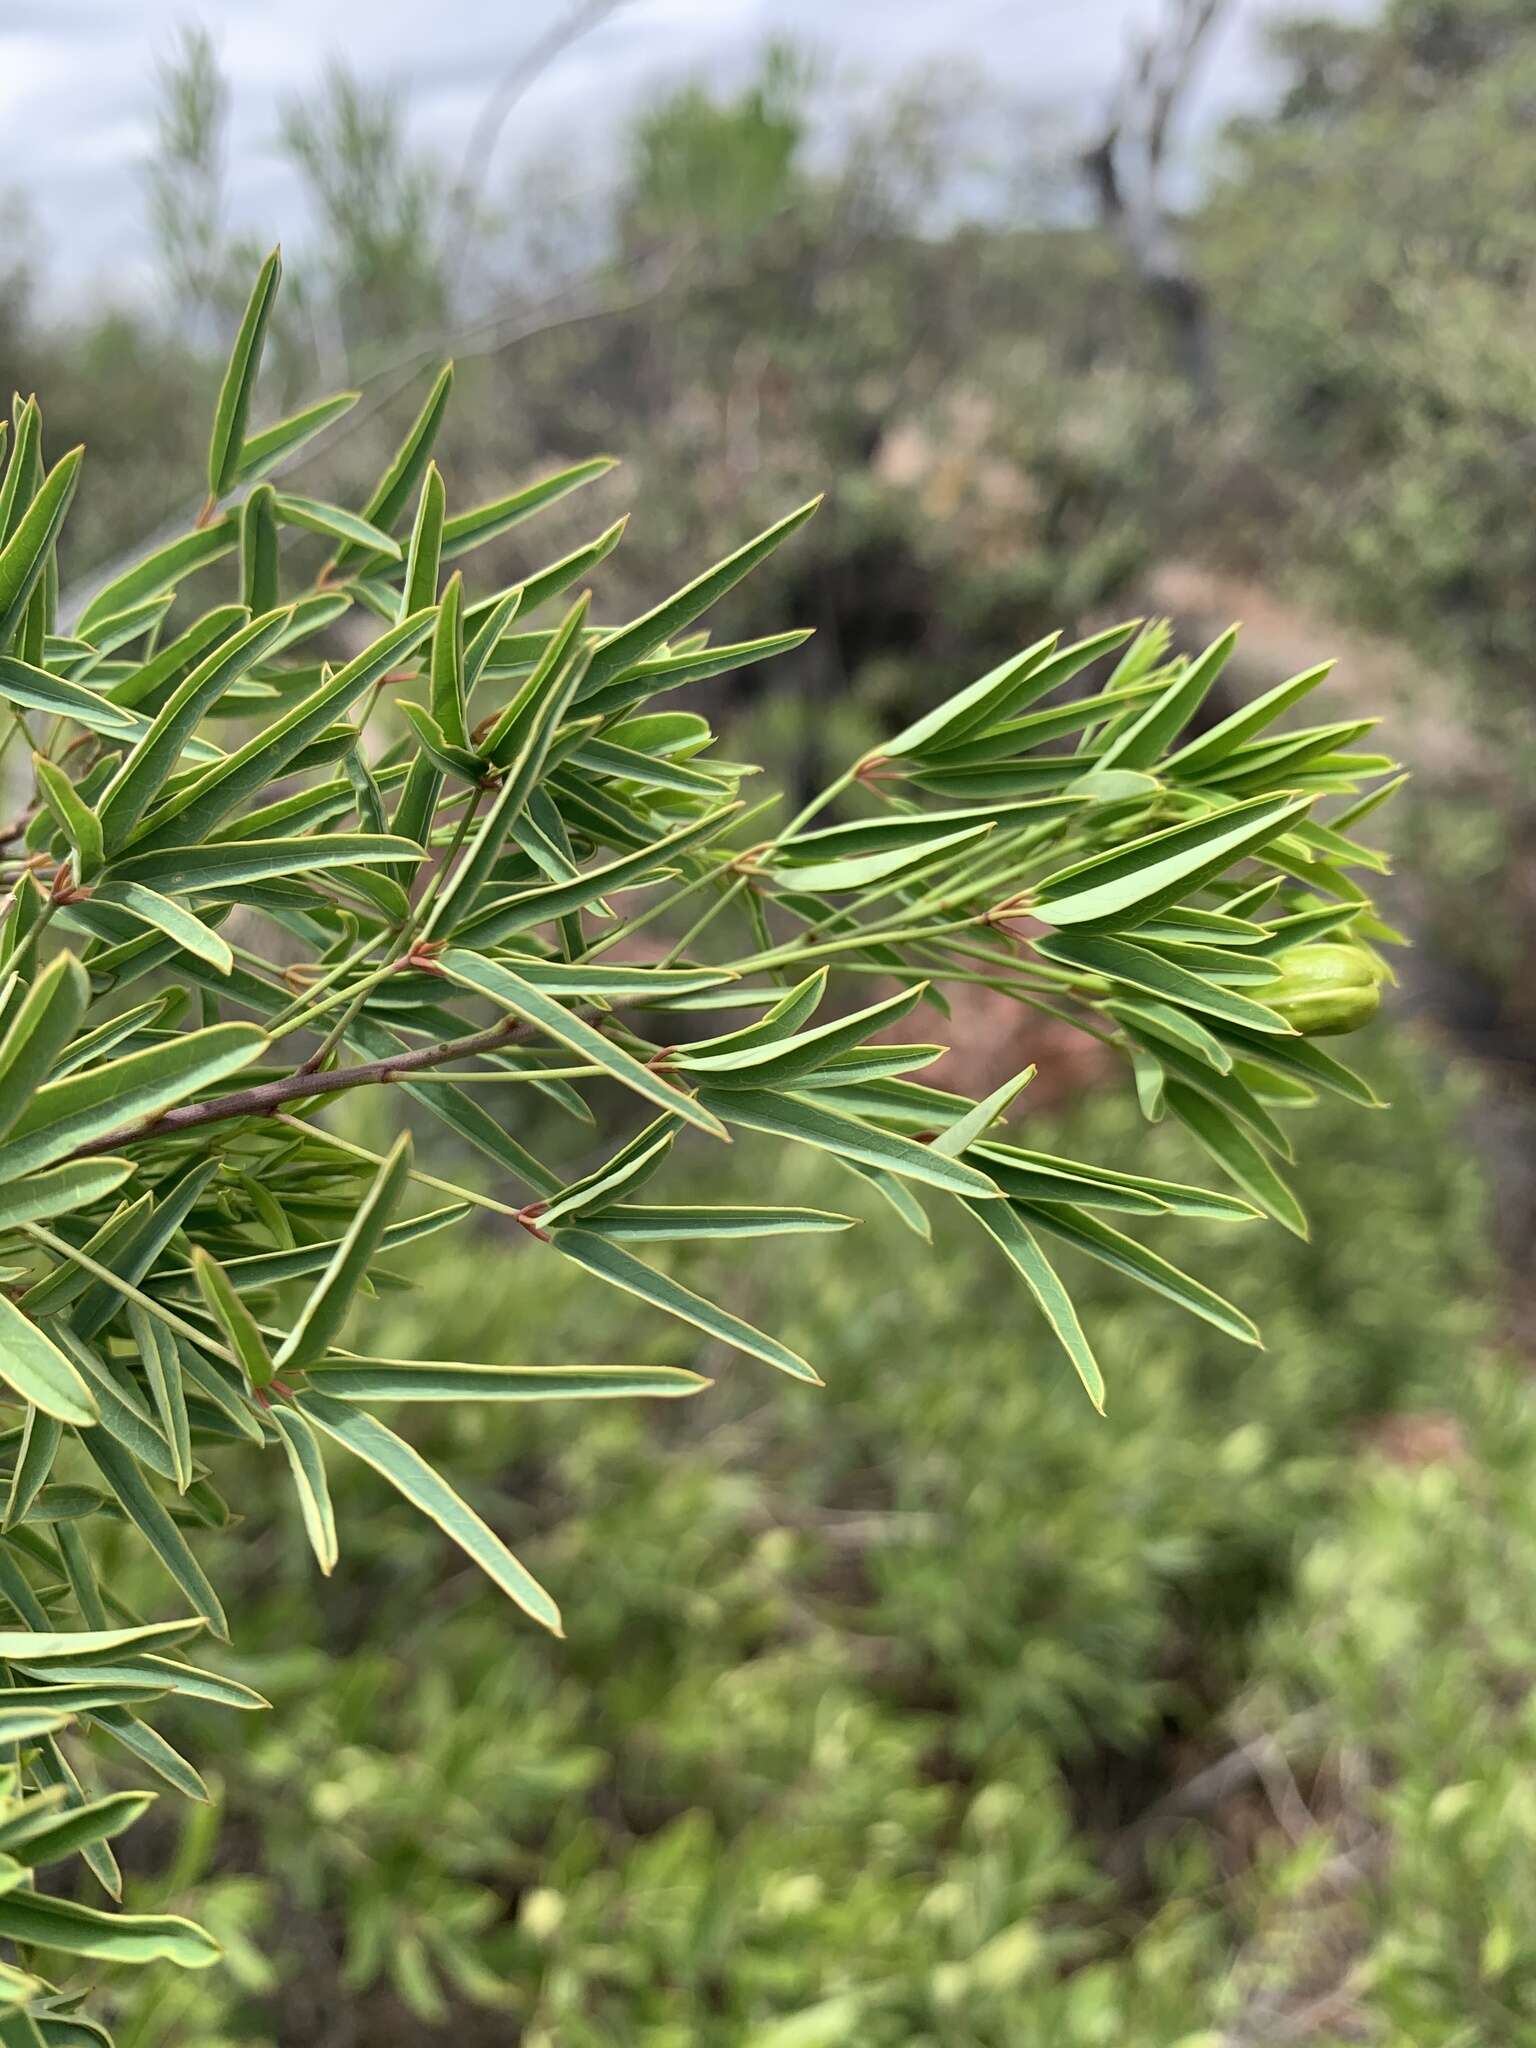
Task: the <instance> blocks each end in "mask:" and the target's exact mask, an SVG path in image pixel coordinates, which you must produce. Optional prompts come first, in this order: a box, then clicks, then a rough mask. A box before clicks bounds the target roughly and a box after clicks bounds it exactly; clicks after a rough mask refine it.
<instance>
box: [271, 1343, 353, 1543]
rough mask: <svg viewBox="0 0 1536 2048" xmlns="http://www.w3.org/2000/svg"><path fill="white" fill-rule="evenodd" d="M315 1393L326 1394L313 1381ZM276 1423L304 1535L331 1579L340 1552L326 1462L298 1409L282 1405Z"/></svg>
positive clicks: (277, 1409) (275, 1415)
mask: <svg viewBox="0 0 1536 2048" xmlns="http://www.w3.org/2000/svg"><path fill="white" fill-rule="evenodd" d="M310 1384H311V1390H312V1391H316V1390H317V1391H319V1392H321V1393H324V1391H325V1389H324V1387H323V1386H322V1385H321V1384H320V1382H319V1381H314V1380H312V1381H311V1383H310ZM272 1422H273V1426H274V1427H275V1428H276V1430H277V1433H278V1436H279V1438H280V1439H281V1442H282V1446H283V1450H284V1451H285V1453H286V1454H287V1458H288V1469H289V1471H290V1472H291V1473H292V1474H293V1485H294V1491H295V1492H296V1493H297V1494H298V1497H299V1512H300V1514H301V1515H302V1516H303V1519H304V1533H305V1535H306V1536H307V1537H308V1538H309V1547H310V1549H311V1550H312V1551H313V1552H314V1553H315V1561H316V1563H317V1564H318V1565H319V1567H320V1569H321V1571H322V1572H324V1573H325V1575H326V1577H327V1578H329V1576H330V1574H331V1573H332V1572H333V1571H334V1570H335V1569H336V1560H337V1558H338V1556H339V1555H340V1551H339V1548H338V1545H337V1540H336V1514H335V1510H334V1509H333V1508H332V1506H331V1489H330V1484H329V1482H328V1481H327V1479H326V1476H325V1460H324V1458H323V1457H322V1456H321V1452H320V1445H319V1442H318V1440H317V1439H316V1436H315V1432H314V1430H313V1428H312V1427H311V1425H310V1423H309V1422H308V1420H307V1419H306V1418H305V1417H304V1416H303V1415H302V1414H301V1413H300V1412H299V1410H298V1409H297V1408H290V1407H288V1406H287V1404H286V1403H284V1402H279V1403H278V1404H277V1406H276V1407H274V1408H273V1410H272Z"/></svg>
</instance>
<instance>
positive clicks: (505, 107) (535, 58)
mask: <svg viewBox="0 0 1536 2048" xmlns="http://www.w3.org/2000/svg"><path fill="white" fill-rule="evenodd" d="M624 4H625V0H577V4H576V5H575V6H573V7H572V8H571V9H570V10H569V12H568V13H566V14H564V15H562V16H561V17H560V18H559V19H558V20H557V21H555V22H553V23H552V24H551V26H550V27H549V28H548V29H547V30H546V31H545V33H544V34H543V35H542V36H540V37H538V39H537V40H536V41H535V42H534V43H532V44H531V45H530V47H529V48H528V49H527V50H526V51H525V52H524V53H523V55H522V56H521V57H519V58H518V60H517V62H516V63H515V64H513V65H512V66H511V67H510V69H508V70H507V71H506V72H505V73H504V74H503V76H502V77H501V78H500V79H499V80H498V81H497V83H496V85H495V86H494V88H493V89H492V91H491V92H490V93H489V94H488V95H487V98H486V101H485V104H484V106H482V107H481V109H480V112H479V113H478V114H477V115H476V116H475V125H474V127H473V128H471V130H470V131H469V141H468V142H467V143H466V144H465V148H464V161H463V163H462V165H461V166H460V169H459V175H458V179H457V181H456V182H455V185H454V188H453V203H452V211H453V213H454V215H455V217H456V219H457V221H458V239H457V242H456V244H455V247H454V249H453V252H452V254H451V256H450V258H449V261H448V288H449V291H450V292H452V291H453V290H455V289H456V288H457V286H458V284H459V282H460V280H461V279H462V276H463V272H464V265H465V262H466V261H467V260H468V256H469V245H470V241H471V239H472V237H473V234H474V223H475V217H476V215H477V214H478V212H479V210H480V202H481V200H482V199H483V198H484V196H485V184H486V179H487V178H488V177H489V175H490V169H491V159H492V157H493V156H494V155H495V153H496V144H497V142H498V141H499V139H500V137H501V131H502V129H503V128H504V127H505V126H506V124H507V120H508V117H509V116H510V115H511V113H512V110H513V108H514V107H515V106H516V105H517V103H518V101H519V100H521V99H523V98H524V97H525V96H526V95H527V93H528V92H529V90H530V89H531V88H532V87H533V86H534V85H535V84H536V83H537V82H538V80H539V79H540V78H542V77H543V76H544V73H545V72H546V71H548V70H549V68H550V66H551V65H552V64H554V63H556V62H558V60H559V59H560V58H561V57H563V56H564V55H565V53H566V51H567V50H569V49H570V48H571V47H572V46H573V45H574V44H576V43H578V42H580V40H581V38H582V37H583V36H585V35H589V34H590V33H591V31H592V30H593V29H595V28H597V27H598V26H599V25H600V24H601V23H602V22H604V21H606V20H607V19H608V17H609V15H611V14H613V13H615V12H616V11H617V10H618V9H619V8H620V7H622V6H623V5H624Z"/></svg>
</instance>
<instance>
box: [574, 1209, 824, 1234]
mask: <svg viewBox="0 0 1536 2048" xmlns="http://www.w3.org/2000/svg"><path fill="white" fill-rule="evenodd" d="M857 1221H858V1218H857V1217H856V1216H839V1215H836V1214H835V1213H833V1212H832V1211H830V1210H826V1209H792V1208H784V1209H773V1208H742V1207H739V1206H736V1205H733V1204H729V1203H712V1204H710V1205H708V1206H707V1207H705V1206H700V1207H692V1208H677V1209H655V1208H645V1207H642V1206H641V1205H639V1204H636V1203H629V1202H626V1203H623V1204H621V1205H620V1206H619V1207H617V1208H613V1209H600V1210H596V1211H592V1212H589V1213H588V1214H587V1216H586V1217H585V1218H584V1223H585V1227H586V1228H587V1229H588V1230H593V1231H596V1232H597V1234H598V1235H599V1236H600V1237H606V1238H610V1239H620V1240H627V1241H628V1242H630V1243H632V1244H666V1243H671V1242H673V1241H682V1240H687V1239H690V1238H729V1237H788V1236H797V1235H800V1234H803V1233H806V1232H810V1233H812V1234H816V1233H819V1232H822V1231H827V1230H851V1229H852V1228H853V1226H854V1225H855V1224H856V1223H857Z"/></svg>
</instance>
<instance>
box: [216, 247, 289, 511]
mask: <svg viewBox="0 0 1536 2048" xmlns="http://www.w3.org/2000/svg"><path fill="white" fill-rule="evenodd" d="M281 275H282V255H281V252H280V251H279V250H277V249H274V250H273V251H272V253H271V255H270V256H269V257H268V258H267V260H266V262H265V263H263V265H262V266H261V270H260V272H259V274H258V276H257V279H256V283H255V286H254V287H253V289H252V291H251V296H250V299H249V301H248V303H247V305H246V308H245V312H244V314H243V315H242V317H241V321H240V330H239V332H238V333H237V334H236V336H235V345H234V347H233V349H231V351H230V356H229V367H228V368H227V369H226V370H225V372H224V382H223V384H222V386H221V387H220V390H219V402H218V405H217V406H216V407H215V409H214V415H213V438H212V440H211V441H210V442H209V444H208V496H209V499H210V501H211V502H215V503H216V502H217V501H218V500H219V499H220V498H222V497H223V495H224V493H225V492H226V491H227V490H229V489H230V488H231V486H232V485H233V484H234V482H235V480H236V478H237V477H238V476H239V474H240V463H241V459H242V457H243V456H244V454H245V426H246V421H247V419H248V418H249V417H250V411H251V393H252V391H253V390H254V389H255V384H256V373H257V371H258V370H259V369H260V368H261V351H262V344H263V343H264V342H265V340H266V335H267V322H268V321H269V320H270V319H271V317H272V302H273V300H274V299H275V298H276V297H277V285H278V279H279V278H280V277H281Z"/></svg>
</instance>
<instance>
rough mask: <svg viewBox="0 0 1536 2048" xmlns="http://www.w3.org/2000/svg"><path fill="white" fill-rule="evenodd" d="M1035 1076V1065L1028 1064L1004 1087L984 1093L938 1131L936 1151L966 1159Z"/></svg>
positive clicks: (952, 1157) (949, 1156) (955, 1157)
mask: <svg viewBox="0 0 1536 2048" xmlns="http://www.w3.org/2000/svg"><path fill="white" fill-rule="evenodd" d="M1034 1078H1035V1070H1034V1068H1033V1067H1025V1068H1024V1070H1023V1072H1022V1073H1018V1074H1015V1075H1014V1077H1013V1079H1012V1080H1011V1081H1004V1082H1003V1084H1002V1086H1001V1087H999V1088H994V1089H993V1091H992V1093H991V1094H990V1095H987V1096H984V1097H983V1098H982V1100H981V1101H980V1102H978V1103H977V1104H976V1105H975V1106H974V1107H973V1108H971V1109H968V1110H967V1111H966V1113H965V1115H964V1116H962V1117H957V1118H956V1119H955V1121H954V1122H953V1123H952V1124H951V1125H950V1126H949V1128H948V1129H947V1130H945V1131H941V1132H940V1133H939V1135H938V1137H936V1138H935V1139H934V1141H933V1150H934V1151H935V1152H942V1153H943V1155H944V1157H945V1158H946V1159H960V1158H963V1157H964V1155H965V1153H966V1152H967V1151H969V1149H970V1147H971V1146H972V1145H974V1144H975V1142H976V1140H977V1139H978V1138H980V1137H983V1136H984V1135H985V1134H986V1132H987V1131H988V1130H990V1129H991V1127H992V1125H993V1124H995V1123H996V1122H997V1120H998V1118H999V1117H1001V1116H1004V1115H1006V1113H1007V1110H1008V1106H1009V1104H1010V1103H1011V1102H1012V1101H1013V1100H1014V1098H1015V1096H1017V1095H1019V1094H1020V1093H1022V1091H1023V1090H1024V1089H1025V1088H1027V1087H1028V1086H1029V1084H1030V1082H1031V1081H1033V1079H1034Z"/></svg>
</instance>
